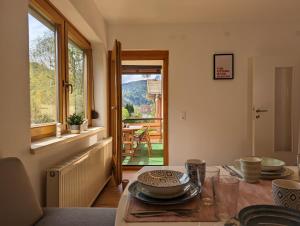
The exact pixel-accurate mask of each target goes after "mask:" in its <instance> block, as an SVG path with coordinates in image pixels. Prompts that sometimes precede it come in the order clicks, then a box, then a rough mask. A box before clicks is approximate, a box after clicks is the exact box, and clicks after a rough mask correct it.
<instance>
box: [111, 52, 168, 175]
mask: <svg viewBox="0 0 300 226" xmlns="http://www.w3.org/2000/svg"><path fill="white" fill-rule="evenodd" d="M110 54H111V52H110V51H109V53H108V55H109V56H110ZM121 60H122V61H123V60H129V61H130V60H162V61H163V129H164V132H163V141H164V149H163V157H164V166H167V165H168V164H169V134H168V133H169V127H168V125H169V120H168V115H169V114H168V110H169V109H168V106H169V104H168V100H169V95H168V94H169V89H168V87H169V85H168V81H169V51H168V50H122V52H121ZM108 62H110V61H108ZM108 68H110V66H109V67H108ZM108 74H109V73H108ZM108 84H110V78H108ZM108 88H109V89H110V86H108ZM109 92H110V90H108V93H109ZM107 112H108V113H109V112H110V98H109V95H108V111H107ZM107 119H108V123H107V125H108V133H109V134H110V133H111V132H110V131H111V128H110V123H111V119H110V115H109V114H108V117H107ZM142 167H143V166H122V168H123V169H125V170H135V169H136V170H138V169H140V168H142Z"/></svg>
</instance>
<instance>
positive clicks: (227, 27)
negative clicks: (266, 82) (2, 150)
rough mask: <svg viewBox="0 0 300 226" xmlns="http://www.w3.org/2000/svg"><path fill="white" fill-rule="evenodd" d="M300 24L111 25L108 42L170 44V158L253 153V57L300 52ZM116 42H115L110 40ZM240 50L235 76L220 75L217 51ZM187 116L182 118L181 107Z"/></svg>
mask: <svg viewBox="0 0 300 226" xmlns="http://www.w3.org/2000/svg"><path fill="white" fill-rule="evenodd" d="M299 29H300V25H287V24H281V25H272V24H268V25H255V24H252V25H250V24H245V25H241V24H239V25H238V24H190V25H110V26H109V27H108V44H111V43H113V40H114V39H115V38H117V39H118V40H119V41H121V43H122V47H123V49H159V50H169V51H170V56H169V61H170V64H169V144H170V145H169V156H170V164H182V163H183V162H184V161H185V160H186V159H187V158H201V159H205V160H207V162H208V163H209V164H215V163H219V164H220V163H224V162H229V161H232V160H234V159H236V158H238V157H240V156H243V155H251V115H250V112H251V107H250V106H251V98H250V96H251V83H250V82H249V81H250V78H249V73H248V71H249V68H248V60H249V57H252V56H259V55H285V54H286V55H289V54H293V55H295V54H297V55H299V53H300V36H299V31H298V30H299ZM109 47H110V48H111V47H112V46H109ZM223 52H225V53H226V52H229V53H231V52H232V53H234V54H235V79H234V80H231V81H214V80H213V79H212V76H213V53H223ZM181 111H186V112H187V120H186V121H182V120H180V112H181Z"/></svg>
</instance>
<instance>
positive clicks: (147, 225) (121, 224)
mask: <svg viewBox="0 0 300 226" xmlns="http://www.w3.org/2000/svg"><path fill="white" fill-rule="evenodd" d="M218 167H219V168H220V175H229V173H228V172H227V171H226V170H224V169H223V168H222V167H220V166H218ZM288 168H289V169H291V170H293V171H294V174H293V175H291V176H289V177H287V178H286V179H291V180H299V175H298V168H297V167H296V166H288ZM158 169H169V170H177V171H181V172H186V170H185V168H184V166H146V167H143V168H142V169H141V170H139V171H138V172H137V173H136V174H135V176H134V177H133V178H132V180H131V181H130V183H132V182H133V181H135V180H136V179H137V176H138V175H139V174H141V173H143V172H145V171H150V170H158ZM128 187H129V186H127V187H126V189H125V190H124V192H123V194H122V196H121V199H120V201H119V205H118V208H117V214H116V221H115V226H221V225H224V222H126V221H125V220H124V217H125V215H126V209H127V206H128V202H129V199H130V194H129V191H128ZM258 195H259V194H258ZM271 195H272V194H271V187H270V196H271Z"/></svg>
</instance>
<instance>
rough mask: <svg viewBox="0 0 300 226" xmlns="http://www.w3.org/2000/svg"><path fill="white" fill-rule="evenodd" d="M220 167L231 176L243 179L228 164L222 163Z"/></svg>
mask: <svg viewBox="0 0 300 226" xmlns="http://www.w3.org/2000/svg"><path fill="white" fill-rule="evenodd" d="M222 168H223V169H225V170H226V171H227V172H228V173H229V174H230V175H231V176H234V177H238V178H240V179H243V177H242V176H241V175H240V174H239V173H237V172H236V171H235V170H233V169H232V168H231V167H230V166H228V165H222Z"/></svg>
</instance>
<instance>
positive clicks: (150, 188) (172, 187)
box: [138, 170, 190, 199]
mask: <svg viewBox="0 0 300 226" xmlns="http://www.w3.org/2000/svg"><path fill="white" fill-rule="evenodd" d="M138 182H139V187H140V190H141V191H142V193H144V194H145V195H148V196H151V197H153V198H161V199H163V198H166V199H169V198H175V197H178V196H180V195H183V194H184V193H185V192H187V191H188V189H189V187H190V184H189V183H190V178H189V177H188V175H187V174H185V173H182V172H178V171H173V170H152V171H147V172H144V173H142V174H140V175H139V176H138Z"/></svg>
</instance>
